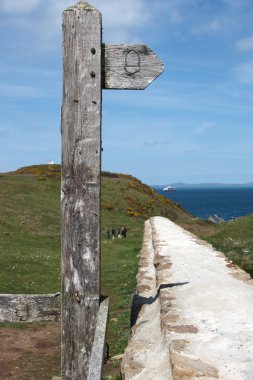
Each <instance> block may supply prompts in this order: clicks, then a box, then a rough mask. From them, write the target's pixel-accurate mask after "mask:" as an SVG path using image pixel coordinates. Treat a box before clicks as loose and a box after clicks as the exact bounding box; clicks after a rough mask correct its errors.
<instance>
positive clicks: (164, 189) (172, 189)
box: [163, 185, 176, 192]
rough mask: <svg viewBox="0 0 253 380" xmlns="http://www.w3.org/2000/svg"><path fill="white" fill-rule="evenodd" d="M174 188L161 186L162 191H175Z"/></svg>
mask: <svg viewBox="0 0 253 380" xmlns="http://www.w3.org/2000/svg"><path fill="white" fill-rule="evenodd" d="M175 190H176V188H175V187H174V186H171V185H168V186H165V187H164V188H163V191H165V192H169V191H175Z"/></svg>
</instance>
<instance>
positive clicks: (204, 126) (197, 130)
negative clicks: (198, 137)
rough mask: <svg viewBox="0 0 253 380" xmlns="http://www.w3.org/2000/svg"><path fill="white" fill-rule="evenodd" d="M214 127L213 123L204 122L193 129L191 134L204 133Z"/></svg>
mask: <svg viewBox="0 0 253 380" xmlns="http://www.w3.org/2000/svg"><path fill="white" fill-rule="evenodd" d="M214 127H215V124H214V123H210V122H204V123H202V124H201V125H199V126H198V127H196V128H194V129H193V130H192V133H203V132H205V131H206V130H208V129H211V128H214Z"/></svg>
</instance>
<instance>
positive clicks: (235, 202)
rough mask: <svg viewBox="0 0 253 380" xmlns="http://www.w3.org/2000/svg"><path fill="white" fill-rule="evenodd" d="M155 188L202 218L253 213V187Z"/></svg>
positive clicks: (233, 216) (225, 217)
mask: <svg viewBox="0 0 253 380" xmlns="http://www.w3.org/2000/svg"><path fill="white" fill-rule="evenodd" d="M154 188H155V190H156V191H157V192H158V193H159V194H162V195H164V196H165V197H167V198H169V199H171V200H172V201H173V202H176V203H179V204H180V205H181V206H182V207H183V208H184V209H185V210H187V211H189V212H190V213H191V214H192V215H194V216H196V217H199V218H201V219H208V218H209V216H212V215H215V214H216V215H218V216H219V217H221V218H223V219H224V220H226V221H227V220H230V219H233V218H238V217H240V216H245V215H249V214H252V213H253V187H231V188H228V187H226V188H179V189H176V191H173V192H164V191H163V187H160V186H156V187H154Z"/></svg>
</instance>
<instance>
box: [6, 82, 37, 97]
mask: <svg viewBox="0 0 253 380" xmlns="http://www.w3.org/2000/svg"><path fill="white" fill-rule="evenodd" d="M41 96H44V95H43V94H42V93H41V91H40V90H38V89H36V88H34V87H29V86H17V85H5V84H1V83H0V97H4V98H6V97H10V98H17V97H18V98H30V97H32V98H34V97H41Z"/></svg>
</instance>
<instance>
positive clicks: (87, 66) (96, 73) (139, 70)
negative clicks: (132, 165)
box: [61, 1, 163, 380]
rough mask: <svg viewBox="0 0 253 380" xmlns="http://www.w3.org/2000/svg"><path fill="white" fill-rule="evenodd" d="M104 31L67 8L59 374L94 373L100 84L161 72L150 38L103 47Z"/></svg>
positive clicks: (82, 9)
mask: <svg viewBox="0 0 253 380" xmlns="http://www.w3.org/2000/svg"><path fill="white" fill-rule="evenodd" d="M101 30H102V26H101V14H100V13H99V12H98V11H97V10H96V9H95V8H93V7H92V6H91V5H89V4H88V3H86V2H82V1H81V2H79V3H77V4H76V5H74V6H73V7H70V8H68V9H66V10H65V11H64V13H63V102H62V122H61V124H62V380H84V379H87V377H88V376H89V378H90V379H92V380H95V379H93V378H92V376H93V377H94V376H95V375H94V373H95V371H94V362H93V361H92V366H91V370H90V373H89V361H90V355H91V350H92V344H93V337H94V331H95V327H96V320H97V313H98V309H99V299H100V171H101V159H100V151H101V111H102V109H101V108H102V107H101V101H102V100H101V88H102V87H103V88H108V89H111V88H114V89H144V88H145V87H147V86H148V85H149V84H150V83H151V82H152V81H153V80H154V79H155V78H156V77H157V76H158V75H159V74H160V73H161V72H162V71H163V63H162V62H161V61H160V60H159V58H158V57H157V56H156V55H155V54H154V53H153V52H152V50H150V49H149V48H148V47H147V46H145V45H108V46H107V45H105V46H102V41H101ZM102 49H103V54H102ZM98 331H99V330H98ZM99 334H100V333H99V332H98V335H99ZM94 350H96V345H95V346H94V347H93V351H94ZM97 378H98V377H96V379H97Z"/></svg>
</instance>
